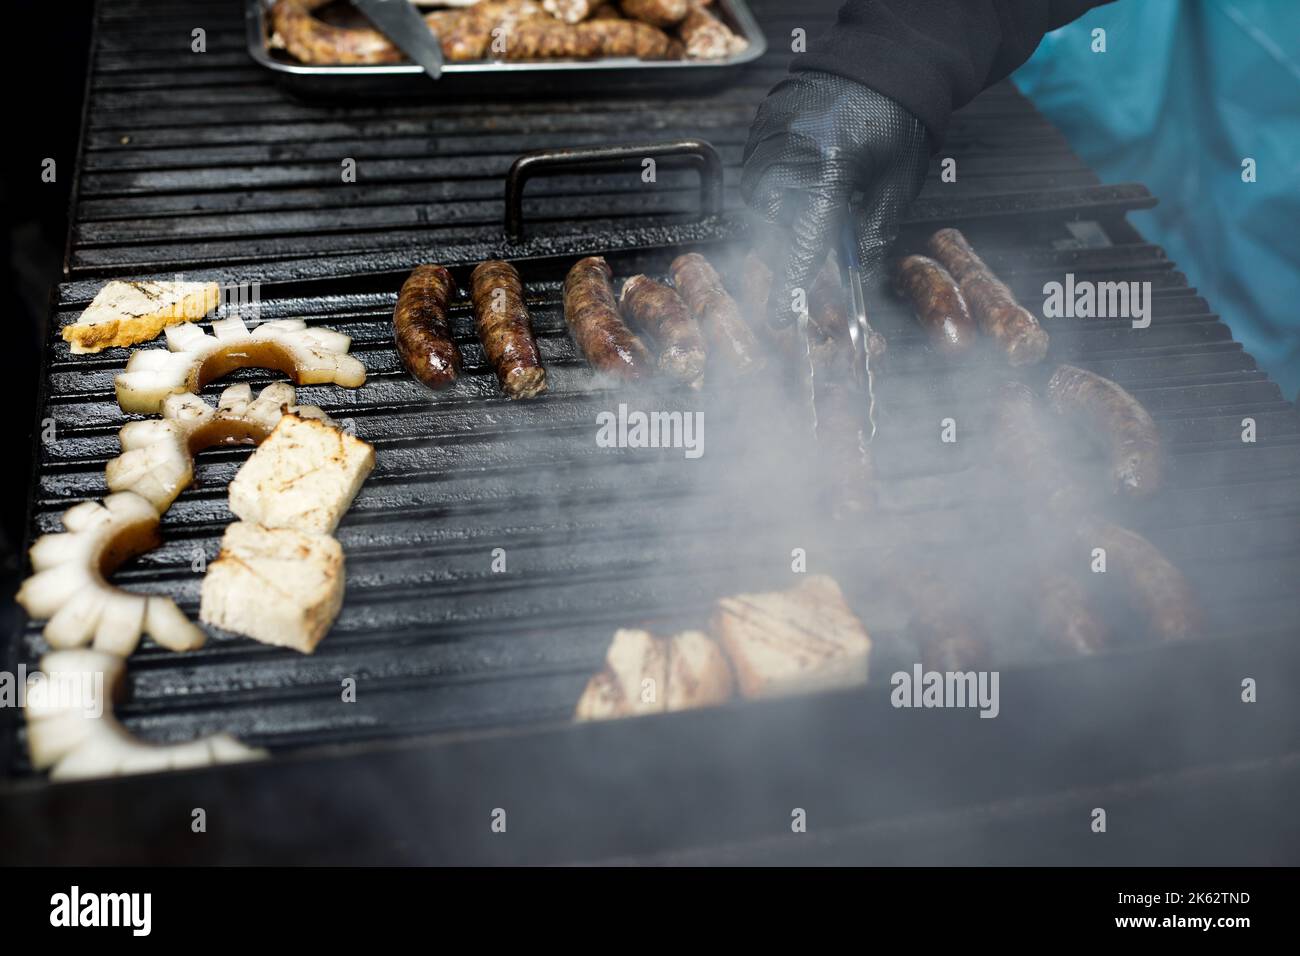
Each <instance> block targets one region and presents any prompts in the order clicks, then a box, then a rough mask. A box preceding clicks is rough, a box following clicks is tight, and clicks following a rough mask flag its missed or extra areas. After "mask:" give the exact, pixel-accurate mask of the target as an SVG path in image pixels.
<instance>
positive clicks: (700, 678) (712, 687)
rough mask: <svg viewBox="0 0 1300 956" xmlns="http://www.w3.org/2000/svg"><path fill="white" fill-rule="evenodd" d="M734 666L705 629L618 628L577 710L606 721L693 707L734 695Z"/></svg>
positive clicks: (578, 714) (583, 716) (587, 717)
mask: <svg viewBox="0 0 1300 956" xmlns="http://www.w3.org/2000/svg"><path fill="white" fill-rule="evenodd" d="M731 693H732V678H731V668H730V667H728V666H727V659H726V657H725V656H724V655H723V653H722V649H721V648H720V647H718V645H717V644H716V643H715V642H714V641H713V640H712V638H710V637H709V636H708V635H707V634H705V633H703V632H701V631H682V632H681V633H680V634H674V635H673V636H672V637H667V638H664V637H655V636H654V635H653V634H651V633H650V632H649V631H640V630H631V629H624V630H620V631H616V632H615V634H614V639H613V641H611V642H610V645H609V650H608V651H607V652H606V654H605V669H604V670H602V671H600V673H598V674H596V675H595V676H594V677H592V678H591V680H590V681H588V682H587V688H586V690H584V691H583V694H582V697H581V698H580V699H579V700H578V707H577V710H576V712H575V714H574V717H575V718H576V719H577V720H605V719H608V718H611V717H631V716H637V715H641V714H657V713H661V712H663V711H666V710H669V711H675V710H689V709H691V708H695V707H708V706H710V705H713V704H721V703H723V702H724V701H726V700H727V699H728V698H730V697H731Z"/></svg>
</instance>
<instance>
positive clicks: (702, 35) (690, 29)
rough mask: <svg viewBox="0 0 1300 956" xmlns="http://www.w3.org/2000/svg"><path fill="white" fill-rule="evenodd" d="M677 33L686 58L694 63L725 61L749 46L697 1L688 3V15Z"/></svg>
mask: <svg viewBox="0 0 1300 956" xmlns="http://www.w3.org/2000/svg"><path fill="white" fill-rule="evenodd" d="M677 33H678V34H679V35H680V36H681V38H682V41H683V43H684V45H685V52H686V55H687V56H688V57H690V58H691V59H693V60H719V59H724V58H726V57H729V56H734V55H735V54H737V53H740V52H741V51H742V50H744V49H745V48H746V47H747V46H749V43H748V42H746V40H745V38H744V37H740V36H737V35H736V34H734V33H732V32H731V28H730V27H728V26H727V25H726V24H725V23H723V22H722V21H721V20H719V19H718V18H717V17H715V16H714V15H713V14H712V13H710V12H709V11H708V10H706V9H704V5H703V4H702V3H699V2H697V0H690V12H689V13H687V14H686V19H684V20H683V21H682V23H681V26H679V27H678V28H677Z"/></svg>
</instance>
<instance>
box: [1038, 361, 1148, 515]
mask: <svg viewBox="0 0 1300 956" xmlns="http://www.w3.org/2000/svg"><path fill="white" fill-rule="evenodd" d="M1047 398H1048V401H1049V402H1050V403H1051V405H1052V408H1053V409H1055V410H1056V412H1057V413H1058V414H1060V415H1061V416H1063V417H1065V418H1067V419H1070V420H1072V421H1076V422H1078V423H1079V424H1080V425H1082V427H1083V428H1084V430H1085V431H1087V432H1088V433H1089V434H1090V435H1092V436H1093V438H1094V439H1095V440H1097V441H1099V442H1100V443H1102V444H1104V445H1106V446H1107V447H1108V449H1109V452H1110V462H1111V464H1110V474H1111V477H1112V479H1113V480H1114V483H1115V490H1116V491H1117V492H1119V493H1121V494H1124V495H1128V496H1130V497H1134V498H1143V497H1146V496H1147V495H1150V494H1151V493H1152V492H1154V491H1155V490H1156V489H1157V488H1159V487H1160V458H1161V454H1160V435H1159V433H1158V432H1157V431H1156V424H1155V422H1153V421H1152V420H1151V416H1150V415H1149V414H1148V413H1147V410H1146V409H1145V408H1143V407H1142V403H1141V402H1139V401H1138V400H1137V399H1136V398H1134V397H1133V396H1132V395H1130V394H1129V393H1128V392H1126V391H1125V390H1124V389H1123V388H1121V387H1120V386H1119V385H1117V384H1115V383H1114V382H1112V381H1111V380H1110V379H1108V378H1103V377H1102V376H1100V375H1098V374H1096V373H1095V372H1089V371H1088V370H1087V369H1082V368H1076V367H1075V366H1073V365H1061V366H1058V367H1057V369H1056V371H1055V372H1053V373H1052V377H1051V379H1050V380H1049V381H1048V383H1047Z"/></svg>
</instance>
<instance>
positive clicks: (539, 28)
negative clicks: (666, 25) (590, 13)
mask: <svg viewBox="0 0 1300 956" xmlns="http://www.w3.org/2000/svg"><path fill="white" fill-rule="evenodd" d="M471 9H472V8H471ZM503 37H504V39H505V51H504V54H503V55H504V58H505V59H507V60H545V59H556V58H563V59H570V58H572V59H591V58H593V57H636V58H637V59H641V60H664V59H668V58H669V57H670V56H671V55H672V41H671V39H670V38H669V36H668V34H666V33H664V32H663V31H662V30H660V29H658V28H656V27H652V26H650V24H648V23H642V22H641V21H639V20H615V19H610V18H601V19H597V20H584V21H583V22H582V23H575V24H572V25H569V24H566V23H561V22H560V21H558V20H554V19H552V18H550V17H540V18H531V19H526V20H523V21H522V22H520V23H519V24H518V25H517V26H515V27H514V28H513V29H510V30H507V31H506V32H505V33H504V34H503Z"/></svg>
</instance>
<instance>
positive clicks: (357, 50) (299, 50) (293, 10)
mask: <svg viewBox="0 0 1300 956" xmlns="http://www.w3.org/2000/svg"><path fill="white" fill-rule="evenodd" d="M325 2H328V0H277V3H276V4H275V6H274V7H272V8H271V28H272V33H273V36H274V37H276V38H278V39H279V41H280V42H281V43H283V44H284V47H285V49H286V50H288V51H289V53H291V54H292V55H293V56H294V57H296V58H297V59H299V60H301V61H302V62H304V63H350V64H351V63H399V62H401V61H402V60H404V59H406V56H405V54H403V53H402V51H401V50H399V49H397V47H396V46H394V45H393V43H392V41H391V40H389V39H388V38H387V37H386V36H384V35H383V34H382V33H380V32H379V31H378V30H374V29H371V28H369V27H336V26H334V25H332V24H329V23H325V22H324V21H323V20H320V19H317V18H316V17H315V16H313V15H312V13H311V11H312V10H314V9H315V8H316V7H319V6H322V5H323V3H325ZM540 14H541V8H539V7H538V6H537V5H536V4H535V3H533V2H532V0H482V2H480V3H477V4H475V5H474V6H472V7H465V8H461V9H455V10H435V11H433V12H432V13H430V14H428V15H426V16H425V18H424V22H425V23H426V24H427V25H428V27H429V29H430V30H432V31H434V32H435V33H437V35H438V40H439V43H440V44H441V46H442V53H443V56H445V57H446V58H447V59H448V60H452V61H457V62H463V61H466V60H481V59H483V57H484V56H485V55H486V54H487V51H488V45H489V43H491V41H492V31H493V30H494V29H497V28H501V29H504V30H506V31H510V30H512V29H513V28H514V25H515V24H516V23H518V22H520V21H521V20H531V19H534V18H536V17H538V16H540ZM548 19H549V18H548Z"/></svg>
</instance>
